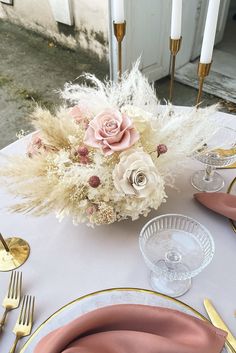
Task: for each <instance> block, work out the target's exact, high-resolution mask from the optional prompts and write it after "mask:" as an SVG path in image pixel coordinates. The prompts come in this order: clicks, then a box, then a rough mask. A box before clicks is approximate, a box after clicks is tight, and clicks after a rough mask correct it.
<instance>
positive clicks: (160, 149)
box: [156, 143, 167, 157]
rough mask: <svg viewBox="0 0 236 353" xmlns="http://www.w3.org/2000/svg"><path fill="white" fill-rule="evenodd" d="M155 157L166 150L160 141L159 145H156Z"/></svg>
mask: <svg viewBox="0 0 236 353" xmlns="http://www.w3.org/2000/svg"><path fill="white" fill-rule="evenodd" d="M156 151H157V157H159V156H160V155H161V154H164V153H166V152H167V146H166V145H164V143H161V144H160V145H158V146H157V149H156Z"/></svg>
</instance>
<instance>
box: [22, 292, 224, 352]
mask: <svg viewBox="0 0 236 353" xmlns="http://www.w3.org/2000/svg"><path fill="white" fill-rule="evenodd" d="M114 304H144V305H153V306H161V307H165V308H170V309H175V310H179V311H181V312H184V313H186V314H189V315H192V316H195V317H198V318H200V319H202V320H204V319H205V318H204V317H203V316H202V315H201V314H200V313H198V312H197V311H196V310H194V309H193V308H191V307H190V306H188V305H187V304H184V303H182V302H181V301H179V300H177V299H174V298H171V297H168V296H165V295H163V294H159V293H157V292H153V291H149V290H146V289H137V288H112V289H107V290H103V291H99V292H95V293H91V294H88V295H85V296H83V297H81V298H78V299H76V300H75V301H73V302H71V303H68V304H67V305H65V306H64V307H62V308H61V309H59V310H58V311H57V312H55V313H54V314H52V315H51V316H50V317H49V318H48V319H47V320H46V321H45V322H44V323H43V324H42V325H40V326H39V327H38V328H37V329H36V331H35V332H34V333H33V334H32V335H31V337H30V338H29V340H28V341H27V342H26V343H25V345H24V346H23V348H22V349H21V351H20V353H33V351H34V348H35V347H36V345H37V343H38V342H39V341H40V339H41V338H42V337H44V336H45V335H47V334H48V333H49V332H51V331H52V330H55V329H56V328H58V327H60V326H63V325H65V324H66V323H68V322H70V321H71V320H73V319H75V318H77V317H78V316H80V315H83V314H85V313H87V312H89V311H92V310H95V309H97V308H101V307H104V306H107V305H114ZM222 353H227V350H226V349H223V351H222Z"/></svg>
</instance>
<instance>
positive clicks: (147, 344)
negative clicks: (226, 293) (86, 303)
mask: <svg viewBox="0 0 236 353" xmlns="http://www.w3.org/2000/svg"><path fill="white" fill-rule="evenodd" d="M226 335H227V334H226V332H224V331H222V330H219V329H217V328H216V327H214V326H213V325H211V324H210V323H209V322H205V321H202V320H200V319H197V318H194V317H192V316H190V315H187V314H184V313H182V312H179V311H176V310H171V309H166V308H160V307H153V306H147V305H136V304H121V305H111V306H107V307H104V308H101V309H97V310H94V311H92V312H89V313H87V314H85V315H83V316H81V317H79V318H77V319H76V320H74V321H72V322H71V323H69V324H67V325H65V326H63V327H61V328H59V329H57V330H55V331H53V332H51V333H50V334H49V335H47V336H46V337H44V338H43V339H42V340H41V341H40V342H39V344H38V345H37V347H36V349H35V351H34V353H62V352H63V353H220V352H221V350H222V348H223V346H224V342H225V337H226Z"/></svg>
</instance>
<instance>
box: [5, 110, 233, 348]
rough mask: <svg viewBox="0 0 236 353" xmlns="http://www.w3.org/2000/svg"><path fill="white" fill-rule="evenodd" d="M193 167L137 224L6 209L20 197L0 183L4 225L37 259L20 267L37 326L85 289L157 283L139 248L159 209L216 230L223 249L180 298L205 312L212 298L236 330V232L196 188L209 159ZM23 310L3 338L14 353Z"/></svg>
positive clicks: (14, 147)
mask: <svg viewBox="0 0 236 353" xmlns="http://www.w3.org/2000/svg"><path fill="white" fill-rule="evenodd" d="M216 115H217V116H218V117H219V118H221V119H227V121H228V123H229V125H231V126H234V127H235V128H236V117H235V116H230V115H227V114H223V113H217V114H216ZM27 139H28V138H27V137H26V138H25V139H22V140H20V141H18V142H15V143H13V144H11V145H10V146H8V147H7V148H5V149H4V150H2V153H7V154H19V153H22V152H23V151H25V144H26V140H27ZM188 167H189V169H185V170H182V172H181V174H180V176H179V177H178V178H177V182H176V186H177V187H178V189H179V190H178V191H177V190H173V189H169V190H167V193H168V200H167V202H166V203H164V204H163V205H162V206H161V207H160V209H159V210H158V211H157V212H152V213H151V214H150V215H149V216H148V218H141V219H140V220H138V221H136V222H131V221H124V222H120V223H116V224H113V225H109V226H100V227H97V228H95V229H92V228H89V227H87V226H85V225H79V226H73V224H72V222H71V220H70V219H69V218H67V219H65V220H64V221H62V223H59V222H58V221H57V219H56V218H55V217H54V215H50V216H47V217H41V218H34V217H31V216H25V215H19V214H9V213H8V212H7V211H6V210H5V207H6V205H9V204H11V203H13V198H12V196H9V195H8V194H7V193H6V192H5V191H3V190H1V189H0V209H1V213H0V231H1V232H2V234H3V235H5V236H14V235H17V236H20V237H22V238H24V239H26V240H27V241H28V242H29V244H30V246H31V254H30V257H29V259H28V261H27V262H26V263H25V264H24V265H23V266H22V267H21V269H20V270H22V271H23V291H24V293H29V294H33V295H35V296H36V311H35V326H34V328H36V327H37V326H38V325H39V324H40V323H41V322H42V321H43V320H45V319H46V318H47V317H48V316H49V315H50V314H51V313H52V312H54V311H56V310H57V309H58V308H59V307H61V306H62V305H64V304H66V303H67V302H69V301H71V300H73V299H75V298H77V297H79V296H81V295H84V294H86V293H89V292H93V291H97V290H100V289H105V288H111V287H139V288H147V289H151V287H150V284H149V282H148V269H147V268H146V266H145V264H144V261H143V259H142V256H141V253H140V251H139V245H138V235H139V232H140V229H141V228H142V226H143V225H144V223H145V222H146V221H147V220H148V219H150V218H152V217H154V216H156V215H159V214H164V213H182V214H186V215H189V216H191V217H193V218H195V219H196V220H198V221H200V222H201V223H202V224H203V225H205V226H206V227H207V228H208V229H209V230H210V232H211V233H212V235H213V238H214V241H215V246H216V252H215V256H214V258H213V261H212V262H211V264H210V265H209V266H208V267H207V268H206V269H205V270H203V272H202V273H201V274H199V275H198V276H197V277H195V278H194V279H193V283H192V288H191V289H190V290H189V291H188V292H187V293H186V294H185V295H184V296H182V297H181V298H180V299H181V300H182V301H184V302H185V303H187V304H189V305H191V306H193V307H194V308H195V309H197V310H199V311H200V312H201V313H202V314H205V311H204V308H203V299H204V298H206V297H209V298H211V299H212V300H213V302H214V303H215V306H216V307H217V309H218V311H219V312H220V313H221V314H222V316H223V317H224V319H225V321H226V322H227V324H228V325H229V327H230V328H231V330H232V332H233V333H234V334H235V335H236V318H235V317H234V311H235V310H236V273H235V265H236V261H235V258H236V234H235V233H234V232H233V231H232V229H231V227H230V225H229V222H228V220H227V219H226V218H224V217H221V216H219V215H217V214H215V213H213V212H211V211H209V210H207V209H206V208H204V207H203V206H201V205H200V204H198V203H197V202H196V201H194V200H193V194H194V193H195V192H196V190H195V189H194V188H193V187H192V186H191V183H190V176H191V174H192V173H193V172H194V170H197V169H202V168H203V165H202V164H201V163H199V162H197V161H194V160H189V163H188ZM220 173H221V174H222V175H223V176H224V177H225V181H226V185H228V184H229V183H230V181H231V180H232V179H233V177H235V174H236V170H235V169H231V170H229V169H228V170H221V171H220ZM8 281H9V273H7V272H6V273H3V272H2V273H0V301H1V300H2V299H3V297H4V295H5V293H6V289H7V285H8ZM0 313H1V312H0ZM17 315H18V311H17V310H14V311H12V312H11V313H10V314H9V316H8V320H7V324H6V326H5V332H4V334H3V336H2V338H0V352H1V353H7V352H8V351H9V347H10V345H11V343H12V341H13V339H14V336H13V333H12V328H13V326H14V324H15V321H16V319H17ZM22 341H23V340H22ZM22 343H23V342H21V344H22Z"/></svg>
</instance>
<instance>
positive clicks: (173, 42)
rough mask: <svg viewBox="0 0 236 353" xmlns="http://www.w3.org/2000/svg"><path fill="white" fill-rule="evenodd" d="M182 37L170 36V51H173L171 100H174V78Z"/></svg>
mask: <svg viewBox="0 0 236 353" xmlns="http://www.w3.org/2000/svg"><path fill="white" fill-rule="evenodd" d="M181 42H182V37H180V38H179V39H172V38H170V52H171V78H170V94H169V101H170V102H171V101H172V96H173V88H174V80H175V60H176V55H177V54H178V52H179V50H180V47H181Z"/></svg>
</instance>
